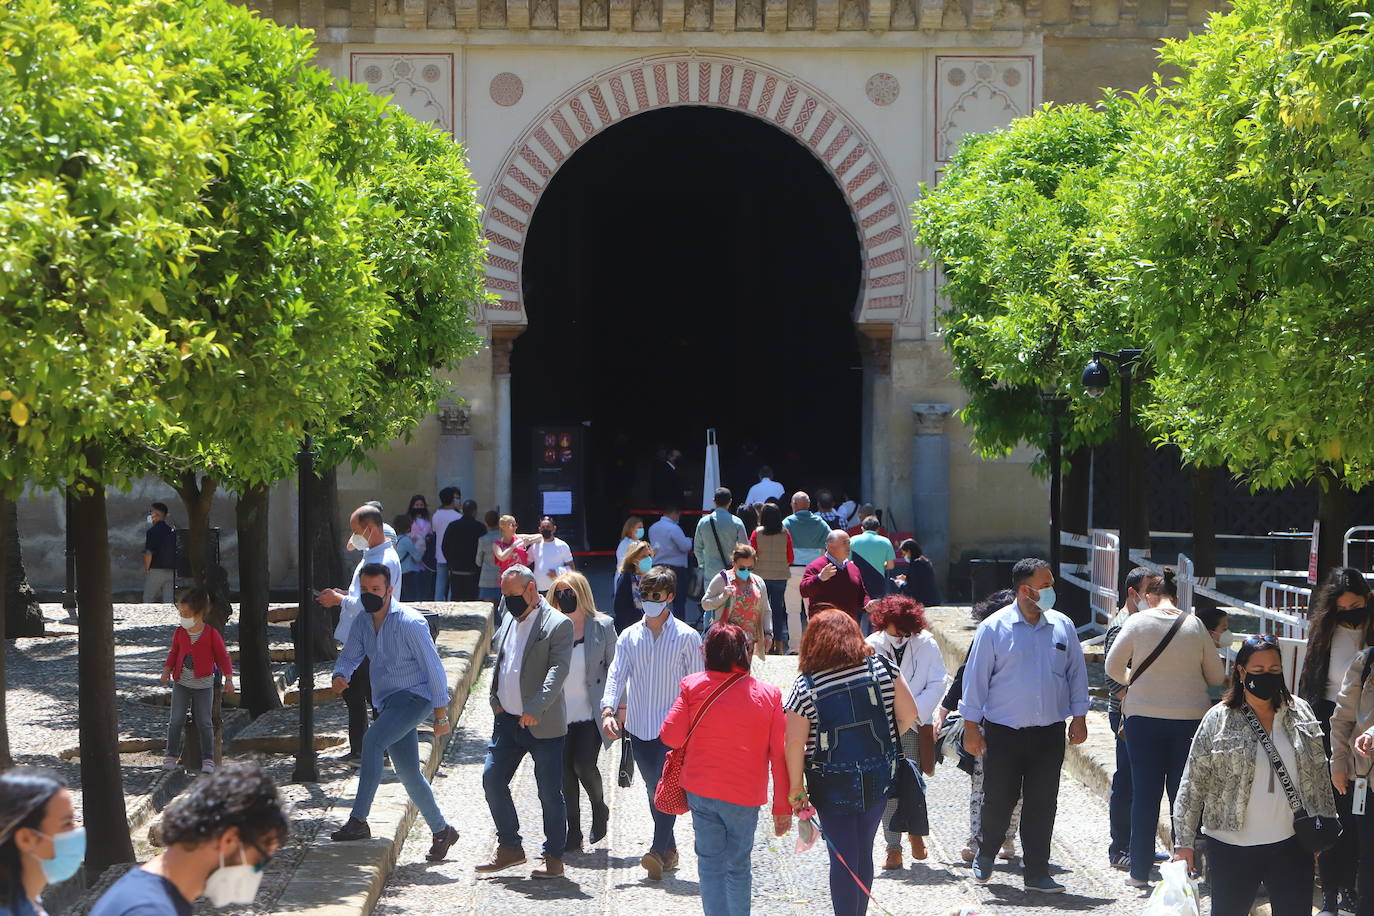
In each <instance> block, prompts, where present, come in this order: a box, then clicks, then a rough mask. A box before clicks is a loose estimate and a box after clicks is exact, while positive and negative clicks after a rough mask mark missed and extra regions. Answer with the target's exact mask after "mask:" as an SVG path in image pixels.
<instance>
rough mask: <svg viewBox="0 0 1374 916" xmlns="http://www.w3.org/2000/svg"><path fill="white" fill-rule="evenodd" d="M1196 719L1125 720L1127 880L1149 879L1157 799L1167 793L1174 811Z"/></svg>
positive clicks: (1157, 811) (1191, 744)
mask: <svg viewBox="0 0 1374 916" xmlns="http://www.w3.org/2000/svg"><path fill="white" fill-rule="evenodd" d="M1198 721H1199V720H1197V719H1154V718H1151V717H1149V716H1131V717H1130V718H1128V719H1127V720H1126V743H1127V744H1129V745H1130V747H1131V791H1132V800H1131V877H1132V878H1137V879H1139V880H1141V881H1144V880H1146V879H1147V878H1149V877H1150V869H1151V868H1152V867H1153V866H1154V864H1155V828H1156V827H1157V826H1158V824H1159V799H1160V796H1162V795H1163V794H1164V792H1165V791H1167V792H1168V793H1169V810H1170V811H1172V810H1173V809H1174V797H1175V796H1176V795H1178V782H1179V780H1180V779H1182V778H1183V767H1184V765H1185V764H1186V763H1187V762H1188V751H1189V749H1190V748H1191V747H1192V746H1193V734H1194V733H1195V732H1196V731H1197V727H1198Z"/></svg>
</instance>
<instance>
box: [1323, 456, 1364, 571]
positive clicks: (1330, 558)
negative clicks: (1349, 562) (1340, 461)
mask: <svg viewBox="0 0 1374 916" xmlns="http://www.w3.org/2000/svg"><path fill="white" fill-rule="evenodd" d="M1319 483H1324V484H1325V486H1319V487H1318V488H1317V521H1319V522H1321V534H1320V535H1319V536H1318V538H1317V581H1318V582H1321V581H1322V580H1323V579H1324V578H1325V577H1326V574H1327V573H1328V572H1330V571H1331V570H1332V569H1335V568H1336V567H1338V566H1344V565H1345V532H1346V529H1348V528H1349V527H1350V502H1351V498H1352V497H1353V496H1354V495H1355V494H1354V492H1353V491H1352V490H1351V489H1350V487H1349V486H1347V485H1346V483H1345V481H1343V480H1340V479H1338V478H1337V477H1336V476H1335V475H1334V474H1332V473H1330V471H1323V474H1322V479H1321V480H1320V481H1319Z"/></svg>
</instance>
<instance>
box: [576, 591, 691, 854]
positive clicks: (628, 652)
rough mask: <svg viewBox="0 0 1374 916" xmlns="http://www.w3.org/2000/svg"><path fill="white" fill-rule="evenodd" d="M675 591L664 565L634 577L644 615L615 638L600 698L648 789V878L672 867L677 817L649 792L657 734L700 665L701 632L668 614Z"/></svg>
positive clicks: (609, 729) (611, 730) (610, 731)
mask: <svg viewBox="0 0 1374 916" xmlns="http://www.w3.org/2000/svg"><path fill="white" fill-rule="evenodd" d="M676 590H677V578H676V576H675V575H674V574H673V571H672V570H671V569H669V568H668V567H666V566H655V567H654V568H653V569H651V570H649V572H648V574H647V575H645V576H644V577H643V578H642V579H640V580H639V593H640V596H641V597H642V598H643V600H644V619H643V620H640V621H639V622H638V623H633V624H631V625H630V626H629V627H627V628H626V629H625V632H623V633H621V634H620V639H619V640H617V641H616V644H615V660H614V661H612V662H611V670H610V673H609V674H608V675H607V676H606V691H605V693H603V694H602V696H601V729H602V731H603V732H604V733H605V735H606V737H607V738H609V739H611V740H612V741H614V740H615V739H616V738H617V737H618V736H619V735H620V730H621V729H622V728H623V729H624V730H625V731H626V732H628V733H629V735H630V745H631V747H632V748H633V749H634V756H635V766H636V767H637V768H638V769H639V775H640V777H641V778H643V780H644V788H645V789H647V790H648V792H649V813H650V814H651V815H652V816H653V819H654V840H653V843H652V844H651V845H650V846H649V851H648V852H647V853H645V854H644V857H643V858H642V859H640V860H639V864H640V865H642V866H644V870H645V871H646V872H648V875H649V878H650V879H651V880H653V881H657V880H658V879H660V878H662V877H663V873H664V872H665V871H672V870H673V869H675V868H677V861H678V857H677V840H676V839H675V838H674V837H673V825H674V824H675V823H676V822H677V818H676V817H675V816H674V815H671V814H664V813H663V812H662V811H660V810H658V809H657V808H655V807H654V792H655V790H657V789H658V781H659V779H660V778H661V777H662V776H663V761H664V758H666V757H667V756H668V747H667V745H665V744H664V743H663V742H662V741H660V740H659V737H658V733H659V730H660V729H661V728H662V727H663V720H664V719H666V718H668V710H669V709H671V708H672V706H673V701H674V700H676V699H677V695H678V685H679V684H680V683H681V682H682V679H683V678H684V677H686V676H687V675H689V674H695V673H696V672H698V671H701V670H702V668H703V667H704V665H703V662H702V657H701V636H699V635H698V634H697V631H696V630H694V629H692V628H691V627H689V626H687V624H685V623H683V622H682V621H681V620H679V619H677V618H676V617H674V616H673V615H672V614H669V613H668V606H669V605H671V604H672V603H673V596H674V595H675V593H676Z"/></svg>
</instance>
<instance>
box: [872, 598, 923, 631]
mask: <svg viewBox="0 0 1374 916" xmlns="http://www.w3.org/2000/svg"><path fill="white" fill-rule="evenodd" d="M868 617H869V619H870V620H872V621H873V631H874V632H875V633H876V632H877V631H879V630H886V629H887V628H888V627H889V626H895V627H896V628H897V635H899V636H915V635H916V634H917V633H919V632H921V631H922V630H924V629H925V628H926V609H925V606H924V605H922V604H921V602H919V601H916V600H915V599H913V598H908V597H907V596H906V595H888V596H887V597H886V598H879V599H878V600H877V601H874V602H871V603H870V604H869V605H868Z"/></svg>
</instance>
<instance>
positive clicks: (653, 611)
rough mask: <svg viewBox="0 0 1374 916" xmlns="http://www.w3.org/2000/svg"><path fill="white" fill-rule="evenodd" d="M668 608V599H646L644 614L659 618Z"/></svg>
mask: <svg viewBox="0 0 1374 916" xmlns="http://www.w3.org/2000/svg"><path fill="white" fill-rule="evenodd" d="M667 609H668V602H667V601H646V602H644V616H645V617H653V618H659V617H662V616H663V612H664V611H666V610H667Z"/></svg>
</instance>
